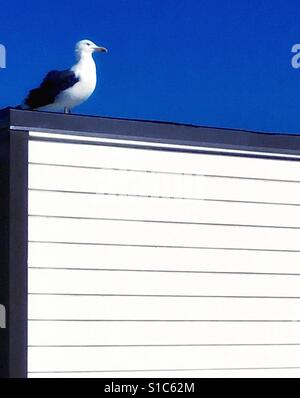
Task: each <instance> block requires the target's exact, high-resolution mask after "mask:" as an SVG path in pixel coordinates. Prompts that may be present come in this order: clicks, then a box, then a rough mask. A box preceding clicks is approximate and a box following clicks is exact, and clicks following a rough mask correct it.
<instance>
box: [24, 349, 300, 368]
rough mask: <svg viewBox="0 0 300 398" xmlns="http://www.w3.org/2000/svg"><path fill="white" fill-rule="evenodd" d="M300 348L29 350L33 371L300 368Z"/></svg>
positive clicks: (30, 364) (30, 365)
mask: <svg viewBox="0 0 300 398" xmlns="http://www.w3.org/2000/svg"><path fill="white" fill-rule="evenodd" d="M299 357H300V347H295V346H293V347H253V346H250V347H164V348H161V347H156V348H155V347H143V348H141V347H130V348H126V347H124V348H122V349H120V348H118V347H116V348H111V347H109V348H94V347H92V348H29V350H28V358H29V371H48V372H51V371H55V370H56V371H70V370H73V371H84V370H86V371H88V370H93V371H95V370H96V371H97V370H98V371H99V370H106V371H107V370H141V369H149V370H150V369H152V370H155V369H191V368H192V369H195V368H196V369H199V368H230V367H234V368H240V367H282V366H298V367H299V366H300V360H299Z"/></svg>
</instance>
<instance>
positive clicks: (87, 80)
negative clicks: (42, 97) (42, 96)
mask: <svg viewBox="0 0 300 398" xmlns="http://www.w3.org/2000/svg"><path fill="white" fill-rule="evenodd" d="M71 70H72V71H73V72H74V73H75V75H76V77H78V78H79V82H78V83H76V84H74V86H72V87H70V88H69V89H67V90H65V91H63V92H62V93H61V94H59V96H58V97H57V98H56V100H55V103H54V104H50V105H47V106H45V107H42V108H39V110H45V111H58V112H60V111H63V110H64V108H69V109H72V108H74V107H76V106H78V105H80V104H82V103H83V102H85V101H86V100H87V99H88V98H89V97H90V96H91V95H92V94H93V92H94V90H95V88H96V84H97V73H96V64H95V62H94V60H93V57H92V55H91V54H87V55H85V56H83V57H81V59H80V60H79V62H78V63H77V64H76V65H74V66H73V67H72V68H71Z"/></svg>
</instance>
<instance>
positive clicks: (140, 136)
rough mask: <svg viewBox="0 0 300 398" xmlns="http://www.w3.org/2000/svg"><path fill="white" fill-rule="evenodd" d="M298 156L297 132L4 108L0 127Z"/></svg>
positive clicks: (299, 147)
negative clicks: (274, 131)
mask: <svg viewBox="0 0 300 398" xmlns="http://www.w3.org/2000/svg"><path fill="white" fill-rule="evenodd" d="M1 127H3V128H9V129H11V130H19V131H20V130H23V131H41V132H48V133H60V134H70V133H71V134H73V135H79V136H89V137H91V136H92V137H93V136H94V137H101V138H111V139H122V140H134V141H144V142H160V143H169V144H177V145H188V146H201V147H209V148H223V149H232V150H243V151H250V152H251V151H255V152H268V153H270V152H273V153H280V154H291V155H300V135H289V134H272V133H258V132H249V131H243V130H234V129H221V128H212V127H200V126H192V125H184V124H176V123H167V122H154V121H140V120H128V119H114V118H107V117H95V116H82V115H65V114H61V113H46V112H36V111H23V110H17V109H6V110H3V111H0V128H1Z"/></svg>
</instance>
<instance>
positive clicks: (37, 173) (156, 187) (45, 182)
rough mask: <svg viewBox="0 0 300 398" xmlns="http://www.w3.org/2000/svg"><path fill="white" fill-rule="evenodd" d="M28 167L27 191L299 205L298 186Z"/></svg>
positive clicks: (299, 192)
mask: <svg viewBox="0 0 300 398" xmlns="http://www.w3.org/2000/svg"><path fill="white" fill-rule="evenodd" d="M282 184H283V183H280V182H270V181H268V182H265V181H255V180H254V181H249V180H241V179H239V180H236V179H223V178H221V179H216V178H209V177H197V178H195V177H192V176H186V175H168V174H167V175H166V174H159V175H158V174H152V173H147V172H145V173H140V172H128V171H111V170H92V169H74V168H66V167H50V166H40V165H31V166H29V187H30V188H35V189H37V188H38V189H51V190H64V191H79V192H98V193H99V192H100V193H112V194H126V195H146V196H148V195H150V196H166V197H184V198H194V199H197V198H198V199H199V198H200V199H218V200H220V199H222V200H242V201H258V202H283V203H298V204H299V203H300V202H299V201H297V198H300V183H299V184H295V183H285V184H284V187H283V185H282Z"/></svg>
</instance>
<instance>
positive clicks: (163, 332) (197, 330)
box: [28, 321, 300, 345]
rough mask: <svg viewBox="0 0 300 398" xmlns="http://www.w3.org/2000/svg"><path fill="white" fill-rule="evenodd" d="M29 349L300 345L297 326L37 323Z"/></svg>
mask: <svg viewBox="0 0 300 398" xmlns="http://www.w3.org/2000/svg"><path fill="white" fill-rule="evenodd" d="M28 339H29V340H28V341H29V342H28V344H29V345H86V344H90V345H99V344H100V345H101V344H102V345H112V344H123V345H132V344H188V343H194V344H245V343H247V344H280V343H281V344H282V343H290V344H299V342H300V323H297V322H293V323H280V322H279V323H255V322H246V323H245V322H240V323H228V322H227V323H226V322H225V323H224V322H222V323H209V322H194V323H189V322H135V323H132V322H53V321H51V322H49V321H46V322H37V321H29V336H28Z"/></svg>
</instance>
